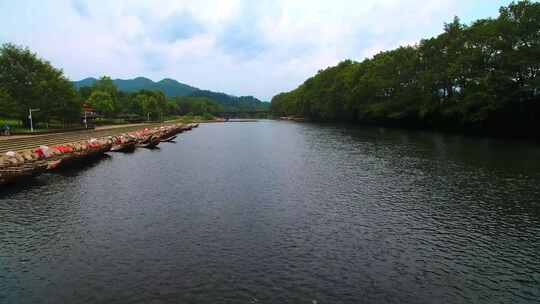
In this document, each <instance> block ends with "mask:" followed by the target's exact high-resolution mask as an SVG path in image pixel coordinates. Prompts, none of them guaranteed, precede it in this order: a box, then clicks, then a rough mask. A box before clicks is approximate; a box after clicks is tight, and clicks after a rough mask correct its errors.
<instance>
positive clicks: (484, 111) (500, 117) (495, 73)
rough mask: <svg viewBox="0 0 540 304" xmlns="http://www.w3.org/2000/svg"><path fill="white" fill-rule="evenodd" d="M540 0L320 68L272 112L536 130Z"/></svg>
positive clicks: (274, 103) (275, 100)
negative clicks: (358, 59)
mask: <svg viewBox="0 0 540 304" xmlns="http://www.w3.org/2000/svg"><path fill="white" fill-rule="evenodd" d="M539 72H540V3H532V2H530V1H519V2H517V3H515V2H514V3H511V4H510V5H508V6H507V7H502V8H501V9H500V15H499V16H498V18H496V19H482V20H478V21H476V22H474V23H472V24H471V25H464V24H462V23H461V22H460V20H459V19H458V18H457V17H456V18H455V19H454V20H453V21H452V22H451V23H448V24H445V26H444V32H443V33H442V34H440V35H439V36H437V37H434V38H430V39H425V40H422V41H421V42H420V43H419V44H418V45H415V46H408V47H401V48H398V49H395V50H391V51H387V52H382V53H379V54H377V55H375V56H374V57H373V58H369V59H366V60H364V61H362V62H353V61H350V60H347V61H344V62H341V63H340V64H339V65H337V66H334V67H330V68H327V69H325V70H323V71H319V73H317V75H315V76H313V77H311V78H309V79H308V80H306V81H305V82H304V83H303V84H302V85H300V86H299V87H298V88H297V89H295V90H293V91H291V92H287V93H281V94H278V95H276V96H274V98H273V99H272V105H271V110H272V112H273V113H274V115H277V116H284V115H302V116H305V117H307V118H311V119H313V120H321V121H351V122H362V123H377V124H390V125H401V126H403V125H407V126H418V127H435V128H459V129H469V128H470V129H482V130H493V131H516V130H519V131H524V132H536V133H535V134H537V132H538V129H539V127H540V125H539V121H540V78H539V77H538V76H539Z"/></svg>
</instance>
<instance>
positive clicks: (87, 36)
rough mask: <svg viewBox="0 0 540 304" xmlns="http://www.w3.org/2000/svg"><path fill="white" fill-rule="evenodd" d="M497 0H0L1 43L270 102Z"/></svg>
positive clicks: (69, 65) (79, 74)
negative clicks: (326, 71)
mask: <svg viewBox="0 0 540 304" xmlns="http://www.w3.org/2000/svg"><path fill="white" fill-rule="evenodd" d="M503 2H506V1H502V0H479V1H477V2H475V3H474V5H473V4H471V3H470V2H469V1H467V0H439V1H425V0H424V1H419V0H408V1H399V0H386V1H382V0H364V1H356V0H342V1H339V0H338V1H325V0H320V1H316V0H297V1H290V0H276V1H270V0H262V1H258V2H253V1H249V0H244V1H242V0H229V1H225V0H216V1H213V0H186V1H174V0H166V1H150V0H134V1H105V0H104V1H84V0H76V1H75V0H74V1H69V0H53V1H47V2H46V4H42V5H41V6H42V7H37V4H36V2H34V1H30V0H20V1H5V2H2V1H0V27H2V29H3V30H2V32H0V42H8V41H9V42H14V43H17V44H22V45H26V46H28V47H30V48H31V49H32V50H34V51H36V52H37V53H38V54H39V55H40V56H42V57H44V58H46V59H48V60H50V61H51V62H52V63H53V64H54V65H56V66H59V67H61V68H63V69H64V71H65V72H66V74H67V75H68V77H70V78H72V79H80V78H84V77H87V76H100V75H103V74H106V75H110V76H112V77H121V78H133V77H136V76H147V77H150V78H153V79H155V80H159V79H161V78H164V77H170V78H175V79H178V80H179V81H183V82H186V83H189V84H192V85H195V86H198V87H201V88H206V89H212V90H221V91H225V92H228V93H232V94H237V95H246V94H250V95H255V96H257V97H260V98H263V99H269V98H270V97H271V96H272V95H274V94H276V93H278V92H280V91H283V90H289V89H292V88H294V87H296V86H297V85H299V84H300V83H301V82H302V81H303V80H305V79H306V78H307V77H309V76H311V75H312V74H314V73H316V71H317V70H319V69H322V68H325V67H327V66H329V65H334V64H336V63H338V62H339V61H340V60H343V59H346V58H352V59H356V60H361V59H363V58H364V57H366V56H372V55H374V54H375V53H377V52H379V51H382V50H386V49H390V48H394V47H397V46H399V45H401V44H413V43H415V42H417V41H418V40H419V39H421V38H424V37H428V36H431V35H435V34H437V33H438V32H440V31H441V29H442V26H443V22H445V21H451V19H452V18H453V16H454V15H462V14H465V15H466V16H474V17H475V18H480V17H487V16H485V15H482V14H485V13H489V14H491V15H493V14H495V13H496V11H497V8H498V7H499V6H500V5H503V4H504V3H503ZM165 31H169V32H167V33H165ZM162 34H166V35H165V36H164V35H162ZM164 37H165V38H166V39H163V38H164Z"/></svg>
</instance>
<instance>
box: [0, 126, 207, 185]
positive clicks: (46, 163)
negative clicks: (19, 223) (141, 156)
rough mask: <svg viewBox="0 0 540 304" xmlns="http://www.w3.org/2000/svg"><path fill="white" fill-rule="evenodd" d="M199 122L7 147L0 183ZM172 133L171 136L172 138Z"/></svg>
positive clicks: (164, 136)
mask: <svg viewBox="0 0 540 304" xmlns="http://www.w3.org/2000/svg"><path fill="white" fill-rule="evenodd" d="M198 125H199V124H173V125H168V126H161V127H155V128H145V129H144V130H138V131H133V132H129V133H124V134H120V135H115V136H106V137H100V138H91V139H88V140H82V141H77V142H71V143H66V144H62V145H56V146H51V147H49V146H40V147H38V148H36V149H25V150H20V151H8V152H5V153H4V154H2V155H0V185H4V184H9V183H13V182H18V181H20V180H24V179H26V178H31V177H34V176H37V175H40V174H41V173H43V172H47V171H52V170H56V169H59V168H62V167H64V166H69V165H70V164H75V163H77V162H79V161H81V160H85V159H90V158H93V157H99V156H101V155H103V154H104V153H106V152H128V151H133V150H134V149H135V148H136V147H145V148H155V147H156V146H157V145H159V144H160V143H161V142H171V141H172V139H174V138H176V135H177V134H179V133H182V132H184V131H188V130H191V129H193V128H196V127H198ZM173 137H174V138H173ZM171 138H172V139H171Z"/></svg>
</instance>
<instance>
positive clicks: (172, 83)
mask: <svg viewBox="0 0 540 304" xmlns="http://www.w3.org/2000/svg"><path fill="white" fill-rule="evenodd" d="M96 81H97V79H96V78H93V77H89V78H85V79H83V80H79V81H74V82H73V83H74V85H75V87H76V88H77V89H78V88H81V87H91V86H92V85H94V83H95V82H96ZM113 82H114V84H115V85H116V86H117V87H118V89H119V90H121V91H125V92H136V91H139V90H152V91H155V90H159V91H162V92H163V93H164V94H165V95H166V96H168V97H177V96H193V97H207V98H210V99H212V100H214V101H216V102H219V103H221V104H223V105H224V106H225V107H226V108H231V107H235V108H242V109H250V110H254V109H268V108H269V107H270V103H268V102H263V101H260V100H259V99H257V98H255V97H253V96H241V97H237V96H233V95H228V94H225V93H221V92H213V91H208V90H201V89H198V88H195V87H192V86H190V85H187V84H184V83H181V82H178V81H176V80H174V79H170V78H165V79H163V80H161V81H158V82H154V81H152V80H151V79H148V78H145V77H137V78H134V79H127V80H124V79H114V80H113Z"/></svg>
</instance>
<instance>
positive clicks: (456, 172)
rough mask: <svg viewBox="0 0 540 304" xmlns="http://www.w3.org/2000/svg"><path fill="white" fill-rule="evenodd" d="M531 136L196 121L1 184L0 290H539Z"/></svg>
mask: <svg viewBox="0 0 540 304" xmlns="http://www.w3.org/2000/svg"><path fill="white" fill-rule="evenodd" d="M539 156H540V146H539V145H537V144H534V143H528V142H522V141H510V142H509V141H504V140H498V139H489V138H475V137H462V136H458V135H443V134H438V133H430V132H416V131H404V130H396V129H383V128H359V127H356V128H352V127H346V126H330V125H311V124H296V123H289V122H270V121H269V122H258V123H241V124H240V123H237V124H208V125H202V126H201V127H200V128H199V129H197V130H195V131H193V132H190V133H187V134H182V135H181V136H180V137H179V139H178V143H177V144H175V145H172V144H163V145H162V146H161V149H160V150H152V151H150V150H145V149H139V150H137V151H136V152H135V153H132V154H122V153H115V154H111V156H110V157H108V158H105V159H100V160H98V161H96V162H93V163H91V164H88V165H86V166H83V168H79V169H76V170H71V169H69V170H65V171H62V172H61V173H55V174H46V175H43V176H40V177H39V178H37V179H36V180H35V181H32V182H31V183H30V184H28V185H24V186H16V187H14V186H10V188H9V189H4V190H3V191H2V192H0V242H1V244H2V246H1V247H0V302H1V303H4V302H6V303H36V302H44V299H47V300H46V301H45V302H51V303H58V302H68V303H96V302H98V303H101V302H104V303H126V302H141V303H148V302H156V303H162V302H175V303H176V302H194V303H216V302H218V303H219V302H231V303H282V302H292V303H312V302H313V301H317V302H318V303H358V302H365V303H433V302H440V303H464V302H473V303H494V302H501V303H536V302H537V301H538V299H539V298H540V289H539V288H538V286H540V259H538V258H537V253H538V251H539V250H540V211H539V210H540V208H539V207H540V206H539V204H540V187H538V184H540V162H538V161H537V159H538V157H539Z"/></svg>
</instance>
